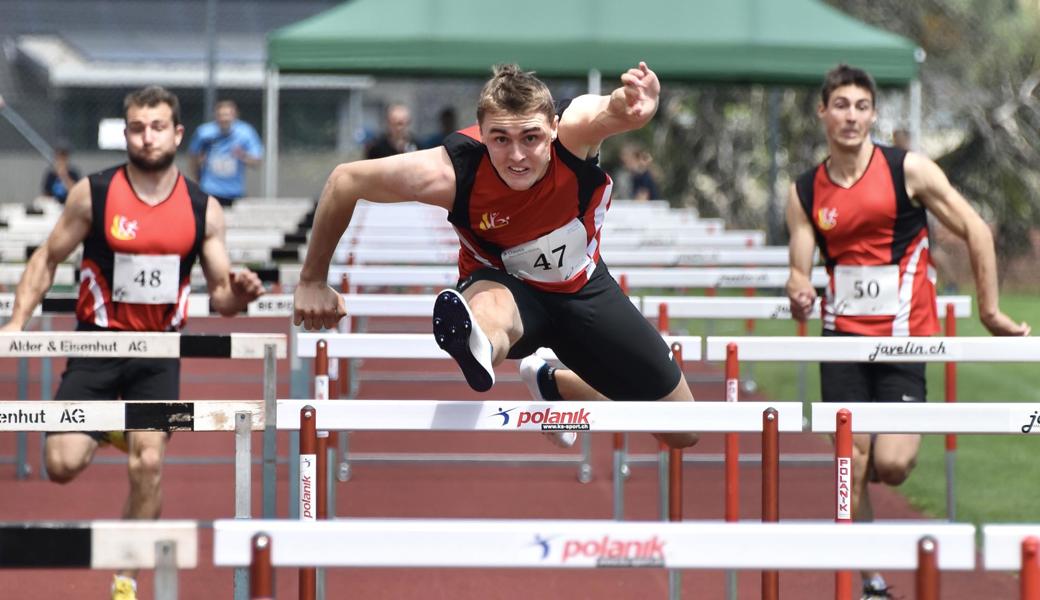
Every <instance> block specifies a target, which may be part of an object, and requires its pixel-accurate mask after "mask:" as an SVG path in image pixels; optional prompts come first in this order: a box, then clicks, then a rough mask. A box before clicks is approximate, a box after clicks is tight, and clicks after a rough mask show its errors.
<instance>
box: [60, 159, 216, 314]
mask: <svg viewBox="0 0 1040 600" xmlns="http://www.w3.org/2000/svg"><path fill="white" fill-rule="evenodd" d="M89 180H90V200H91V217H92V223H91V227H90V232H89V233H88V235H87V237H86V239H85V240H84V242H83V261H82V263H81V264H80V284H79V300H78V302H77V304H76V317H77V319H78V320H79V321H80V322H81V323H85V324H88V325H91V326H95V327H99V328H104V329H113V330H119V331H174V330H177V329H179V328H180V327H181V326H183V325H184V322H185V319H186V317H187V311H188V295H189V292H190V291H191V285H190V278H191V268H192V265H194V264H195V259H196V258H197V257H198V255H199V253H200V252H201V249H202V240H203V238H204V236H205V231H206V204H207V200H208V196H207V194H206V193H205V192H203V191H201V190H200V189H199V188H198V186H197V185H195V183H194V182H191V181H189V180H188V179H186V178H185V177H184V176H183V175H178V176H177V182H176V184H174V186H173V191H172V192H171V193H170V195H169V197H167V198H166V199H165V200H163V201H162V202H160V203H159V204H157V205H155V206H150V205H148V204H146V203H145V202H142V201H141V200H140V199H139V198H138V197H137V194H136V193H135V192H134V190H133V187H132V186H131V185H130V181H129V179H128V177H127V174H126V166H125V165H120V166H118V167H113V168H111V169H108V170H106V171H102V172H100V173H95V174H93V175H90V177H89ZM157 261H159V262H157ZM117 264H118V266H117ZM156 265H158V266H156ZM164 279H165V281H164ZM137 288H140V289H137ZM157 289H159V290H162V294H161V295H158V296H157V295H155V294H156V292H155V290H157ZM148 293H151V294H152V296H148V298H149V299H148V301H147V302H141V301H140V300H141V299H142V298H144V297H145V294H148ZM156 298H159V300H156Z"/></svg>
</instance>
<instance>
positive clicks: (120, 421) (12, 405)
mask: <svg viewBox="0 0 1040 600" xmlns="http://www.w3.org/2000/svg"><path fill="white" fill-rule="evenodd" d="M241 413H246V414H248V416H249V426H248V429H249V430H251V431H263V429H264V403H263V401H261V400H257V401H244V400H194V401H190V402H184V401H179V400H175V401H161V400H151V401H145V400H134V401H130V400H125V401H123V400H82V401H63V400H43V401H34V400H13V401H0V431H48V432H55V431H237V430H238V426H237V423H236V415H238V414H241Z"/></svg>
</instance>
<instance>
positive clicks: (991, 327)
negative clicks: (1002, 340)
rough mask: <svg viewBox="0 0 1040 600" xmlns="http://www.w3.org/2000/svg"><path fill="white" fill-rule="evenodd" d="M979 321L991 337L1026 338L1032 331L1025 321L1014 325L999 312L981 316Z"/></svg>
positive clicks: (1009, 318) (1013, 322) (1007, 317)
mask: <svg viewBox="0 0 1040 600" xmlns="http://www.w3.org/2000/svg"><path fill="white" fill-rule="evenodd" d="M980 320H981V321H982V325H983V326H984V327H985V328H986V329H987V330H988V331H989V332H990V333H991V334H993V335H1001V336H1026V335H1029V332H1030V331H1032V328H1031V327H1029V324H1028V323H1026V322H1025V321H1023V322H1021V323H1016V322H1015V321H1014V320H1012V319H1011V317H1009V316H1007V315H1005V314H1004V313H1002V312H1000V311H999V310H998V311H997V312H996V313H994V314H992V315H982V316H981V317H980Z"/></svg>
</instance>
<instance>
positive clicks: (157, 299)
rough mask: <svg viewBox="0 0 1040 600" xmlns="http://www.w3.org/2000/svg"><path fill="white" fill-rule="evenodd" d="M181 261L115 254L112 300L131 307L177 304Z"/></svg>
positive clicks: (171, 257) (169, 257)
mask: <svg viewBox="0 0 1040 600" xmlns="http://www.w3.org/2000/svg"><path fill="white" fill-rule="evenodd" d="M180 266H181V257H180V256H177V255H176V254H123V253H121V252H116V253H115V267H114V269H113V271H114V273H113V277H112V300H114V301H116V302H127V303H130V304H175V303H176V302H177V292H178V285H177V279H178V273H179V272H180Z"/></svg>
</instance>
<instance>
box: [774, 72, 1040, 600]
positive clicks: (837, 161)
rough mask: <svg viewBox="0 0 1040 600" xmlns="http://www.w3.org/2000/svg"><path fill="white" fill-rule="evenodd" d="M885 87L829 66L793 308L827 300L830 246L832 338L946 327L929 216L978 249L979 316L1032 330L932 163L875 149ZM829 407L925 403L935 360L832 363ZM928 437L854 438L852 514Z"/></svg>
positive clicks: (884, 591) (794, 269)
mask: <svg viewBox="0 0 1040 600" xmlns="http://www.w3.org/2000/svg"><path fill="white" fill-rule="evenodd" d="M876 95H877V94H876V88H875V85H874V81H873V79H872V78H871V77H870V75H869V74H867V73H866V72H864V71H862V70H860V69H855V68H852V67H848V66H846V65H841V66H839V67H837V68H835V69H834V70H832V71H831V72H829V73H828V74H827V76H826V78H825V80H824V84H823V87H822V89H821V93H820V105H819V107H818V109H817V116H818V117H819V119H820V121H821V123H822V124H823V126H824V130H825V132H826V135H827V149H828V152H829V155H828V157H827V159H826V160H824V161H823V162H822V163H821V164H819V165H818V166H816V167H813V168H812V169H810V170H808V171H806V172H805V173H803V174H802V175H801V176H800V177H799V178H798V179H797V180H796V182H795V183H794V184H792V185H791V191H790V199H789V201H788V205H787V226H788V230H789V233H790V236H791V240H790V262H791V265H790V266H791V275H790V278H789V279H788V282H787V294H788V297H789V298H790V301H791V313H792V315H793V316H794V317H795V318H796V319H799V320H802V321H804V320H805V319H806V318H807V316H808V314H809V313H810V312H811V311H812V308H813V306H814V304H815V302H816V299H817V298H816V290H815V289H813V287H812V284H811V283H810V277H809V276H810V272H811V270H812V260H813V252H814V250H815V247H817V246H818V247H819V249H820V254H821V256H822V257H823V259H824V261H825V267H826V269H827V274H828V275H829V279H828V284H827V288H826V291H825V295H824V299H823V302H822V307H821V308H822V313H823V335H824V336H825V337H826V336H841V335H866V336H930V335H934V334H935V333H936V332H938V331H939V318H938V313H937V309H936V305H935V302H936V294H935V269H934V268H933V267H932V264H931V259H930V256H929V246H928V244H929V240H928V213H929V212H930V213H931V214H932V215H934V216H935V217H936V218H937V219H939V220H940V221H941V222H942V223H943V225H945V226H946V227H947V228H949V229H950V231H952V232H953V233H954V234H955V235H957V236H959V237H960V238H961V239H963V240H964V241H965V242H967V245H968V251H969V257H970V259H971V263H972V268H973V272H974V274H975V285H976V289H977V292H978V304H979V317H980V318H981V320H982V323H983V324H984V325H985V326H986V328H987V329H988V330H989V331H990V332H991V333H993V334H994V335H1028V334H1029V326H1028V325H1026V324H1025V323H1015V322H1014V321H1012V320H1011V319H1010V318H1009V317H1008V316H1007V315H1005V314H1004V313H1002V312H1001V311H1000V308H999V303H998V300H997V295H998V294H997V278H996V258H995V253H994V250H993V238H992V235H991V234H990V231H989V227H988V226H987V225H986V223H985V222H984V221H983V220H982V219H981V217H979V215H978V213H977V212H975V210H974V209H972V207H971V206H970V205H969V204H968V202H967V201H966V200H965V199H964V198H963V197H961V195H960V194H959V193H958V192H957V191H956V190H955V189H954V188H953V187H952V186H951V185H950V182H949V181H948V180H947V178H946V175H945V174H944V173H943V172H942V170H941V169H939V167H938V166H937V165H936V164H935V163H934V162H932V161H931V160H929V159H928V158H926V157H924V156H922V155H920V154H917V153H914V152H906V151H904V150H900V149H897V148H889V147H885V146H879V145H876V144H874V143H873V142H872V141H871V139H870V129H871V127H872V125H873V124H874V121H875V120H876V119H877V112H876V109H875V98H876ZM820 385H821V396H822V399H823V401H824V402H924V401H925V400H926V396H927V393H926V385H925V365H924V363H909V364H892V363H821V364H820ZM919 446H920V436H919V435H906V434H882V435H877V436H870V435H854V436H853V480H852V516H853V519H854V520H857V521H869V520H871V519H872V517H873V510H872V508H871V504H870V496H869V494H868V491H867V487H868V486H867V481H868V479H872V480H875V481H881V482H884V483H888V484H890V485H898V484H900V483H902V482H903V481H904V480H905V479H906V478H907V476H908V475H909V474H910V471H911V469H912V468H913V466H914V462H915V461H916V457H917V451H918V448H919ZM863 579H864V588H863V598H865V599H871V598H889V597H891V595H890V593H889V591H888V588H887V586H886V585H885V583H884V579H883V578H882V577H881V575H880V574H878V573H872V572H867V573H864V574H863Z"/></svg>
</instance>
